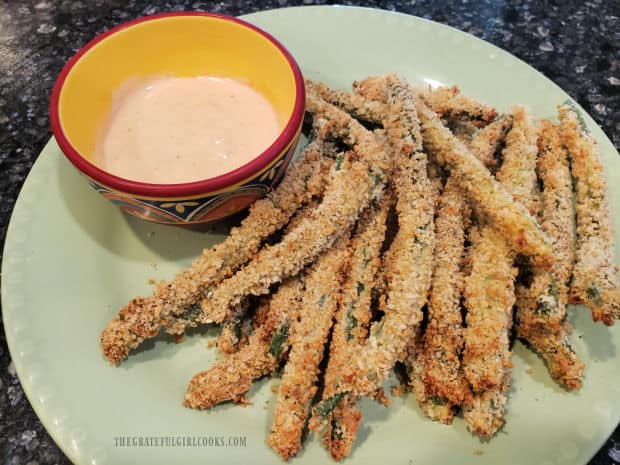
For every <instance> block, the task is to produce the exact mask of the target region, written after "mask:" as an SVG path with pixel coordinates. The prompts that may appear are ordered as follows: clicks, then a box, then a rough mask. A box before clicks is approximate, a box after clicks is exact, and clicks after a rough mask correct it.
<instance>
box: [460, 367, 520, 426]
mask: <svg viewBox="0 0 620 465" xmlns="http://www.w3.org/2000/svg"><path fill="white" fill-rule="evenodd" d="M509 389H510V372H509V371H507V372H505V373H504V378H503V379H502V381H501V383H500V385H499V387H498V388H497V389H492V390H489V391H484V392H482V393H481V394H479V395H476V396H474V398H473V401H472V403H471V404H469V405H464V406H463V418H464V419H465V421H466V422H467V427H468V428H469V429H470V430H471V431H472V432H473V433H474V434H476V435H478V436H480V437H483V438H488V437H491V436H493V435H494V434H495V433H496V432H497V431H498V430H499V429H500V428H501V427H502V425H503V424H504V422H505V421H506V417H505V408H506V402H507V401H508V390H509Z"/></svg>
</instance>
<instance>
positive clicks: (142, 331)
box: [100, 141, 330, 364]
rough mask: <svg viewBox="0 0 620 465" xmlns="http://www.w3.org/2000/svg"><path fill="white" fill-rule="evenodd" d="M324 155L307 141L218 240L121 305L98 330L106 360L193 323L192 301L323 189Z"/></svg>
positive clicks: (115, 360) (194, 307) (196, 309)
mask: <svg viewBox="0 0 620 465" xmlns="http://www.w3.org/2000/svg"><path fill="white" fill-rule="evenodd" d="M326 155H329V153H328V154H324V153H323V148H322V145H321V144H320V143H319V142H318V141H317V142H313V143H311V144H309V145H308V147H307V148H306V149H305V150H304V152H303V153H302V155H301V156H300V157H299V159H298V160H296V161H294V162H293V163H291V166H290V167H289V169H288V171H287V174H286V176H285V177H284V179H283V180H282V182H281V183H280V184H279V185H278V187H277V188H276V189H275V190H274V191H273V192H272V193H271V194H270V195H269V196H267V197H266V198H264V199H262V200H259V201H257V202H255V203H254V204H253V205H252V207H250V212H249V214H248V216H247V217H246V218H245V219H244V220H243V221H242V222H241V225H240V226H239V227H238V228H233V229H232V230H231V231H230V234H229V235H228V237H227V238H226V239H225V240H224V242H222V243H220V244H217V245H215V246H214V247H213V248H211V249H206V250H204V251H203V252H202V255H201V256H200V257H199V258H197V259H196V260H194V262H193V263H192V265H191V267H190V268H189V269H188V270H185V271H182V272H180V273H179V274H177V276H176V277H175V278H174V279H173V280H172V281H162V282H160V283H159V284H157V285H156V287H155V289H154V290H153V293H152V294H151V295H150V296H149V297H138V298H136V299H133V300H132V301H131V302H129V303H128V304H127V305H126V306H125V307H123V308H122V309H121V310H120V312H119V315H118V316H117V317H115V318H114V319H113V320H112V321H110V323H109V324H108V326H107V327H106V328H105V329H104V330H103V332H102V334H101V340H100V342H101V347H102V349H103V354H104V355H105V356H106V357H107V358H108V359H109V360H110V362H111V363H114V364H117V363H120V362H121V361H122V360H123V359H125V358H126V357H127V355H128V354H129V352H130V351H131V350H132V349H135V348H136V347H138V345H140V344H141V343H142V341H144V340H145V339H148V338H152V337H155V336H156V335H157V334H158V333H159V332H160V329H161V328H162V327H165V328H166V331H168V332H170V333H172V334H182V333H183V331H184V330H185V327H187V326H195V325H196V321H195V316H196V315H197V314H198V313H199V312H200V309H199V307H197V305H196V304H198V303H199V302H200V299H202V298H203V297H204V295H205V293H206V292H207V291H208V289H210V288H211V287H212V286H214V285H217V284H218V283H219V282H221V281H222V280H223V279H225V278H226V277H228V276H230V275H231V274H233V273H234V272H235V271H237V269H238V268H239V267H240V266H241V265H243V264H244V263H245V262H247V261H248V260H249V259H251V258H252V257H253V256H254V255H255V254H256V252H257V251H258V249H259V247H260V245H261V243H262V242H263V241H264V240H265V239H266V238H267V237H269V236H270V235H271V234H273V233H274V232H275V231H277V230H278V229H280V228H282V227H283V226H284V225H285V224H286V222H287V221H288V220H289V218H290V217H291V216H292V215H293V214H294V213H295V211H296V210H297V209H298V208H299V207H300V206H302V205H303V204H305V203H307V202H309V201H310V200H312V198H314V197H316V196H317V195H320V194H321V193H322V192H323V190H324V188H325V183H326V175H325V172H326V170H327V169H328V168H329V165H330V162H328V161H327V160H328V156H326Z"/></svg>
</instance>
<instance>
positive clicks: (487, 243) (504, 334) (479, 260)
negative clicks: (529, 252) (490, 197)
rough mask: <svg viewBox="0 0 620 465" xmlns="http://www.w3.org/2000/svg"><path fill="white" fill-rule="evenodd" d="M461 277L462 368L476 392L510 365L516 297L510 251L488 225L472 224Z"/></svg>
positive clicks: (488, 386)
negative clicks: (467, 264) (466, 271)
mask: <svg viewBox="0 0 620 465" xmlns="http://www.w3.org/2000/svg"><path fill="white" fill-rule="evenodd" d="M469 240H470V242H471V247H470V249H469V255H468V258H467V259H468V260H469V261H470V266H471V273H470V275H469V276H466V277H465V291H464V297H465V307H466V308H467V317H466V321H467V327H466V328H465V331H464V339H465V348H464V350H463V370H464V372H465V376H466V377H467V380H468V381H469V383H470V385H471V387H472V389H473V391H474V392H483V391H485V390H489V389H495V388H497V387H498V386H499V385H500V383H501V380H502V379H503V374H504V371H505V370H506V369H508V368H510V349H509V338H508V337H509V335H508V331H509V330H510V326H511V324H512V307H513V305H514V303H515V293H514V279H515V278H516V275H517V269H516V268H514V267H513V266H512V262H513V259H514V254H513V252H512V251H511V250H510V248H509V247H508V246H507V244H506V241H505V239H504V237H503V236H502V235H501V233H499V232H498V231H497V230H496V229H494V228H493V226H492V225H484V226H480V227H475V228H472V230H471V231H470V236H469Z"/></svg>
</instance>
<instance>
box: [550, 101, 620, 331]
mask: <svg viewBox="0 0 620 465" xmlns="http://www.w3.org/2000/svg"><path fill="white" fill-rule="evenodd" d="M558 111H559V114H560V131H561V138H562V143H563V144H564V145H565V146H566V147H567V149H568V156H569V158H570V161H571V173H572V175H573V180H574V186H575V198H576V213H577V247H576V256H575V267H574V270H573V281H572V283H571V288H570V301H571V303H579V304H585V305H587V306H588V307H590V310H591V311H592V318H593V319H594V321H602V322H603V323H605V324H606V325H608V326H611V325H613V324H614V321H615V320H617V319H618V318H620V290H619V288H618V276H617V274H618V267H617V266H616V264H615V263H614V259H615V248H614V240H613V230H612V224H611V217H610V210H609V200H608V199H607V181H606V179H605V173H604V171H603V164H602V162H601V160H600V158H599V155H598V153H597V148H596V144H595V142H594V140H593V139H592V138H591V137H590V135H589V134H586V133H585V132H584V131H582V130H581V128H580V125H579V121H578V118H577V114H576V113H575V110H573V109H572V108H570V107H568V106H567V105H564V106H560V107H559V108H558Z"/></svg>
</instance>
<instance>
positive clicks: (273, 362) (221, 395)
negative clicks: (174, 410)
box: [183, 277, 303, 409]
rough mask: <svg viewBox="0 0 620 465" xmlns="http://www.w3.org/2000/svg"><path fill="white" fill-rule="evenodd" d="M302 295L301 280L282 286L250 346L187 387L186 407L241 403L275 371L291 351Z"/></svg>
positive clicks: (273, 297)
mask: <svg viewBox="0 0 620 465" xmlns="http://www.w3.org/2000/svg"><path fill="white" fill-rule="evenodd" d="M302 292H303V285H302V283H301V280H300V279H299V278H298V277H294V278H289V279H288V280H286V281H284V282H283V283H282V284H280V287H279V288H278V290H277V291H276V292H275V294H274V295H273V296H272V297H271V300H270V301H269V309H268V311H267V312H266V318H265V321H264V322H262V324H260V325H259V326H258V327H257V328H256V330H255V331H254V334H252V335H251V336H250V338H249V340H248V343H247V345H245V346H243V347H241V348H240V349H239V350H238V351H237V352H235V353H233V354H231V355H229V356H228V357H225V358H223V359H221V360H219V361H217V362H215V364H214V365H213V366H212V367H211V368H209V369H208V370H206V371H203V372H200V373H198V374H196V375H195V376H194V377H193V378H192V379H191V381H190V382H189V384H188V386H187V391H186V393H185V400H184V402H183V405H185V406H186V407H192V408H197V409H207V408H210V407H212V406H214V405H216V404H219V403H221V402H227V401H231V400H232V401H234V402H238V401H240V400H242V399H243V396H244V395H245V393H246V392H247V391H248V390H249V389H250V388H251V387H252V383H253V382H254V380H255V379H258V378H260V377H262V376H265V375H267V374H269V373H271V372H273V371H274V370H275V369H276V368H277V366H278V362H279V361H280V360H281V359H282V358H283V356H284V355H285V354H286V353H287V352H288V348H289V346H290V341H289V338H288V334H289V331H290V327H291V325H292V324H293V322H294V321H295V320H296V318H297V308H298V307H299V303H300V302H301V295H302Z"/></svg>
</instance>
